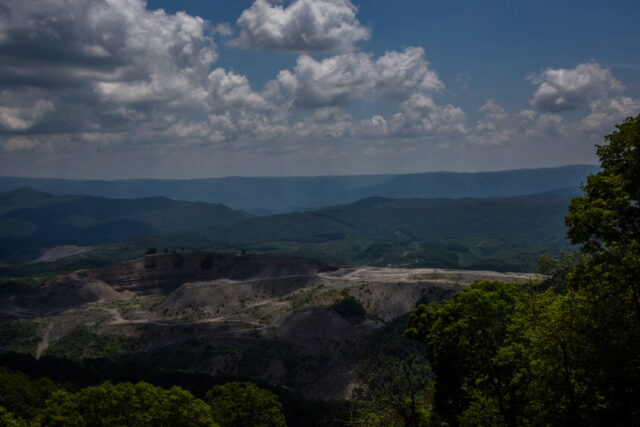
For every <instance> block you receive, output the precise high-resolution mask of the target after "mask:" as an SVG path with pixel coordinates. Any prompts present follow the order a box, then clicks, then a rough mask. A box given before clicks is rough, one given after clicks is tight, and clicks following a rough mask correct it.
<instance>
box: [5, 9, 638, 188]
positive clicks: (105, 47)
mask: <svg viewBox="0 0 640 427" xmlns="http://www.w3.org/2000/svg"><path fill="white" fill-rule="evenodd" d="M639 19H640V2H638V1H637V0H633V1H631V0H629V1H623V0H620V1H616V0H611V1H606V2H605V1H588V0H581V1H573V0H567V1H558V0H555V1H547V0H539V1H536V2H520V1H512V0H511V1H507V0H503V1H489V0H487V1H483V2H479V1H477V0H468V1H456V0H451V1H444V0H437V1H436V0H434V1H425V0H398V1H396V2H391V1H388V0H360V1H357V0H289V1H287V0H280V1H275V0H271V1H270V0H183V1H175V0H149V1H147V2H144V1H142V0H38V1H35V0H26V1H25V0H0V176H33V177H59V178H74V179H128V178H205V177H222V176H310V175H351V174H378V173H413V172H429V171H442V170H448V171H470V172H473V171H489V170H505V169H518V168H535V167H553V166H560V165H566V164H596V163H598V161H597V157H596V155H595V147H594V146H595V144H602V143H603V142H604V140H603V137H604V135H607V134H609V133H611V132H612V131H613V130H614V129H615V124H616V123H620V122H621V121H622V120H624V119H625V118H626V117H628V116H636V115H638V114H640V50H639V49H638V45H640V26H638V25H637V22H638V21H639Z"/></svg>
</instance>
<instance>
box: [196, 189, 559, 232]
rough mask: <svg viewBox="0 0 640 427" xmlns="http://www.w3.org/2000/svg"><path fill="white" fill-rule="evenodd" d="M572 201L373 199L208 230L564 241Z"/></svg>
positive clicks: (532, 198)
mask: <svg viewBox="0 0 640 427" xmlns="http://www.w3.org/2000/svg"><path fill="white" fill-rule="evenodd" d="M569 201H570V197H566V196H556V195H531V196H516V197H501V198H484V199H472V198H465V199H387V198H381V197H373V198H367V199H363V200H360V201H358V202H355V203H351V204H347V205H338V206H332V207H327V208H323V209H318V210H315V211H310V212H296V213H289V214H281V215H272V216H268V217H251V218H246V219H243V220H242V221H239V222H237V223H235V224H231V225H228V226H225V227H211V228H210V229H208V230H205V231H204V234H205V235H206V236H208V237H209V238H210V239H213V240H218V241H226V242H231V243H240V242H258V241H275V240H292V241H305V240H312V241H313V240H317V241H324V240H337V239H343V238H346V237H352V238H364V239H370V240H376V241H407V240H414V241H423V240H433V239H448V238H468V237H484V238H505V239H518V240H524V241H538V242H540V241H545V240H550V239H554V238H562V237H563V236H564V233H565V227H564V221H563V218H564V215H565V214H566V211H567V206H568V205H569Z"/></svg>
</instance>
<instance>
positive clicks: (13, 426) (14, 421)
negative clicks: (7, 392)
mask: <svg viewBox="0 0 640 427" xmlns="http://www.w3.org/2000/svg"><path fill="white" fill-rule="evenodd" d="M0 426H3V427H27V422H26V421H25V420H23V419H22V418H19V417H16V416H15V415H14V414H12V413H11V412H7V410H6V409H5V408H3V407H2V406H0Z"/></svg>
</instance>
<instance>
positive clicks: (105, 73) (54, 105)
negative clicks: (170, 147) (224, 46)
mask: <svg viewBox="0 0 640 427" xmlns="http://www.w3.org/2000/svg"><path fill="white" fill-rule="evenodd" d="M2 8H3V13H2V14H0V29H1V30H0V32H1V34H2V35H1V36H0V133H2V132H4V133H21V132H22V133H24V132H30V131H31V130H34V131H35V130H37V131H38V134H40V135H41V136H42V135H44V134H47V133H49V134H57V135H71V134H76V135H77V137H76V138H75V139H76V140H77V141H79V142H81V141H84V139H83V138H81V137H80V136H79V135H81V134H83V133H84V134H87V133H91V134H93V135H97V134H102V135H104V139H105V140H107V141H111V142H113V141H116V140H117V139H118V138H115V137H114V135H118V137H119V138H120V140H121V141H123V142H124V141H129V142H138V143H142V142H145V141H159V140H162V138H164V140H167V141H173V142H175V141H187V140H189V141H193V140H195V139H197V138H200V139H201V140H202V141H203V142H220V141H223V140H226V139H229V138H230V135H231V134H227V133H226V132H236V133H234V135H237V132H238V129H244V130H245V131H247V132H248V135H252V134H254V133H257V132H258V129H259V130H261V131H265V123H266V122H269V121H272V122H274V126H279V122H278V121H279V120H280V117H279V116H278V114H277V113H274V112H270V109H274V108H272V107H273V105H272V104H269V102H270V101H268V100H267V99H266V98H265V97H264V96H263V95H262V94H260V93H258V92H256V91H254V90H253V89H252V88H251V86H250V83H249V81H248V80H247V78H246V77H245V76H243V75H240V74H237V73H234V72H231V71H227V70H224V69H222V68H215V69H212V68H213V64H214V63H215V61H216V59H217V56H218V53H217V48H216V45H215V42H214V40H213V36H214V34H223V35H229V34H230V33H231V28H230V27H229V26H228V25H225V24H219V25H217V26H213V25H212V24H210V23H209V22H207V21H205V20H203V19H202V18H199V17H194V16H190V15H188V14H186V13H184V12H178V13H176V14H168V13H166V12H164V11H162V10H155V11H151V10H148V9H146V4H145V2H144V1H142V0H95V1H91V2H87V1H85V0H50V1H47V2H25V1H22V0H7V2H5V3H4V4H3V6H2ZM5 12H6V13H5ZM3 88H4V89H3ZM229 110H238V111H234V112H233V113H232V114H231V120H235V121H241V123H233V124H232V126H221V125H219V123H217V122H216V121H211V120H208V117H209V116H214V115H217V114H222V113H224V112H226V111H229ZM267 116H274V118H271V117H267ZM196 122H197V123H196ZM252 123H253V127H254V128H255V129H254V130H251V127H252ZM41 136H37V135H36V136H33V137H32V138H35V139H37V138H40V137H41ZM69 138H70V137H69ZM60 139H61V140H66V139H67V138H60ZM86 142H95V141H88V140H87V141H86ZM10 146H11V147H18V146H26V144H22V143H21V144H17V143H12V144H10ZM31 146H33V144H31ZM6 147H8V146H7V145H6V144H5V148H6Z"/></svg>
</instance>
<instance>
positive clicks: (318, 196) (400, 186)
mask: <svg viewBox="0 0 640 427" xmlns="http://www.w3.org/2000/svg"><path fill="white" fill-rule="evenodd" d="M598 169H599V168H598V167H597V166H593V165H573V166H563V167H556V168H541V169H518V170H508V171H501V172H478V173H454V172H430V173H415V174H398V175H354V176H319V177H277V178H268V177H228V178H214V179H191V180H154V179H134V180H117V181H86V180H85V181H82V180H66V179H49V178H16V177H0V191H9V190H13V189H16V188H20V187H31V188H34V189H37V190H40V191H46V192H49V193H52V194H57V195H61V194H86V195H92V196H100V197H112V198H141V197H155V196H164V197H168V198H171V199H175V200H188V201H203V202H211V203H222V204H224V205H226V206H229V207H231V208H234V209H242V210H251V211H254V212H257V213H282V212H287V211H291V210H300V209H313V208H320V207H325V206H331V205H335V204H341V203H351V202H355V201H357V200H360V199H363V198H366V197H390V198H413V197H421V198H439V197H446V198H462V197H475V198H479V197H505V196H515V195H522V194H536V193H545V192H554V191H562V192H565V193H566V192H569V193H570V194H572V195H574V194H575V193H576V192H577V191H579V186H580V184H581V183H583V182H584V181H585V180H586V176H587V175H589V174H590V173H593V172H596V171H597V170H598Z"/></svg>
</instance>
